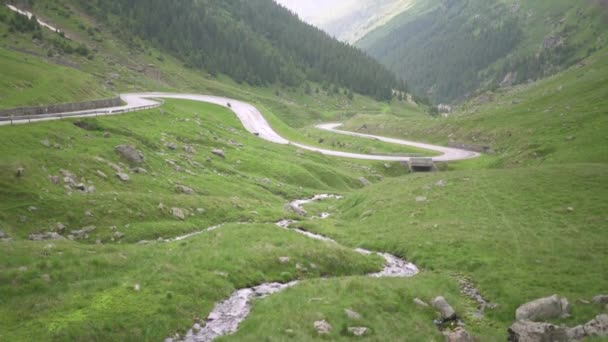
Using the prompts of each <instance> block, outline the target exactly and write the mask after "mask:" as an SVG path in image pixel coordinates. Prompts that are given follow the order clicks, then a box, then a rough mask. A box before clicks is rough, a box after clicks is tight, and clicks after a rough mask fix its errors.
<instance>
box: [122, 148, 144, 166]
mask: <svg viewBox="0 0 608 342" xmlns="http://www.w3.org/2000/svg"><path fill="white" fill-rule="evenodd" d="M115 151H116V152H117V153H118V154H120V156H121V157H123V158H124V159H126V160H127V161H128V162H129V163H131V164H142V163H143V162H144V160H145V158H144V154H143V153H142V152H140V151H138V150H137V149H136V148H135V147H134V146H131V145H119V146H116V148H115Z"/></svg>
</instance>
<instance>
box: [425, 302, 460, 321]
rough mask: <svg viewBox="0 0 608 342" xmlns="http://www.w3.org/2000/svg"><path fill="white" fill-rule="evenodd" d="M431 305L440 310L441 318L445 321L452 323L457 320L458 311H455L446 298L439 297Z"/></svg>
mask: <svg viewBox="0 0 608 342" xmlns="http://www.w3.org/2000/svg"><path fill="white" fill-rule="evenodd" d="M431 304H432V305H433V307H434V308H435V309H437V310H439V313H440V314H441V318H442V319H443V320H444V321H452V320H455V319H456V318H457V316H456V311H454V308H452V306H451V305H450V304H449V303H448V301H447V300H445V298H443V297H441V296H439V297H437V298H435V299H434V300H433V302H432V303H431Z"/></svg>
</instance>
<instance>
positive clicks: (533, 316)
mask: <svg viewBox="0 0 608 342" xmlns="http://www.w3.org/2000/svg"><path fill="white" fill-rule="evenodd" d="M569 313H570V303H569V302H568V300H567V299H566V298H561V299H560V298H559V297H558V296H557V295H553V296H551V297H547V298H540V299H536V300H534V301H531V302H529V303H526V304H524V305H522V306H520V307H519V308H517V311H516V312H515V318H516V319H517V320H518V321H522V320H530V321H544V320H549V319H554V318H560V317H566V316H568V315H569Z"/></svg>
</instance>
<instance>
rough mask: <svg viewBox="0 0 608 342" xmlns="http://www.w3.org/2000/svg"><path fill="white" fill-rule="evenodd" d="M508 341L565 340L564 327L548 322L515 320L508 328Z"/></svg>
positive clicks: (557, 341) (542, 341)
mask: <svg viewBox="0 0 608 342" xmlns="http://www.w3.org/2000/svg"><path fill="white" fill-rule="evenodd" d="M508 333H509V337H508V339H507V340H508V341H509V342H566V341H568V340H569V339H568V334H567V332H566V329H565V328H563V327H560V326H557V325H553V324H550V323H537V322H531V321H519V322H515V323H514V324H513V325H511V327H510V328H509V330H508Z"/></svg>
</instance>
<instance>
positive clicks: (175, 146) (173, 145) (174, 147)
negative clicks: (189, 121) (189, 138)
mask: <svg viewBox="0 0 608 342" xmlns="http://www.w3.org/2000/svg"><path fill="white" fill-rule="evenodd" d="M165 146H166V147H167V148H168V149H170V150H171V151H175V150H177V144H176V143H168V144H166V145H165Z"/></svg>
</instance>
